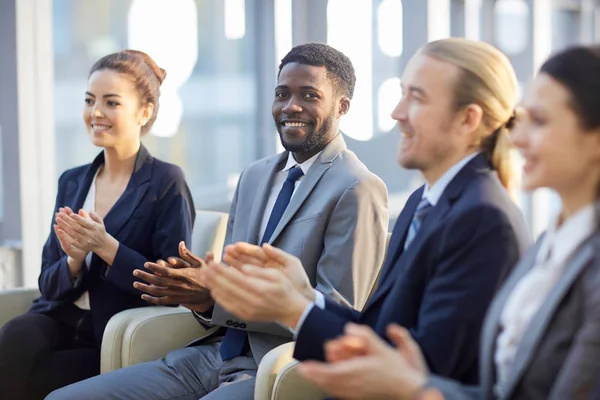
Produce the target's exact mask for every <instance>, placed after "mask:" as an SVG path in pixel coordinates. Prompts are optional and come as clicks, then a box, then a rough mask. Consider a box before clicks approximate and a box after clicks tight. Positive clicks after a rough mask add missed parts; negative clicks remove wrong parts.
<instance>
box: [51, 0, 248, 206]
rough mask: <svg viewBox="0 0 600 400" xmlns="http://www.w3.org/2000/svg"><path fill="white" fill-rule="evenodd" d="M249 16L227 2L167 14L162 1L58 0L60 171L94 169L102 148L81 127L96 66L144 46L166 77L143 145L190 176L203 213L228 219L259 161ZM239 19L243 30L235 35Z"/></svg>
mask: <svg viewBox="0 0 600 400" xmlns="http://www.w3.org/2000/svg"><path fill="white" fill-rule="evenodd" d="M226 5H229V7H225V6H226ZM241 5H243V6H244V7H242V9H240V6H241ZM234 8H235V10H234V11H232V10H233V9H234ZM244 8H246V6H245V3H244V2H243V1H228V2H223V1H221V0H189V1H179V2H173V3H172V4H170V3H169V6H168V7H165V2H164V1H162V0H158V1H157V0H142V1H139V0H133V1H132V0H103V1H94V2H91V1H89V2H88V1H85V2H83V1H79V0H54V2H53V14H54V15H53V20H54V21H53V22H54V24H53V25H54V26H53V30H54V32H53V33H54V40H55V46H54V52H55V54H54V56H55V59H54V62H55V85H56V86H55V113H56V140H57V146H56V152H57V157H56V159H57V172H58V173H61V172H62V171H64V170H65V169H67V168H71V167H74V166H76V165H81V164H85V163H89V162H91V161H92V159H93V158H94V156H95V155H96V154H97V153H98V152H99V150H100V149H98V148H95V147H94V146H93V145H92V144H91V143H90V142H89V140H88V137H87V133H86V130H85V126H84V124H83V121H82V119H81V113H82V110H83V94H84V92H85V88H86V79H87V74H88V71H89V69H90V67H91V66H92V64H93V63H94V62H95V61H96V60H97V59H98V58H100V57H102V56H104V55H106V54H108V53H110V52H114V51H118V50H120V49H125V48H129V47H131V48H136V49H139V50H143V51H146V52H147V53H148V54H149V55H150V56H151V57H153V58H154V59H155V60H156V61H157V63H158V64H159V66H161V67H162V68H164V69H165V70H167V79H166V80H165V82H164V83H163V87H162V88H161V92H162V95H161V105H160V109H161V111H160V113H159V119H158V120H157V123H156V126H155V127H154V129H153V132H152V133H151V134H149V135H147V136H145V137H144V138H143V143H144V144H145V146H146V147H147V148H148V149H149V151H150V152H151V154H152V155H154V156H155V157H157V158H160V159H163V160H165V161H169V162H172V163H174V164H177V165H179V166H181V167H182V168H183V169H184V171H185V174H186V179H187V181H188V184H189V186H190V189H191V191H192V195H193V197H194V202H195V205H196V207H197V208H203V209H219V210H226V211H227V210H228V203H229V201H230V198H231V194H232V192H233V189H234V187H235V184H236V181H237V176H238V175H239V173H240V172H241V170H242V169H243V168H244V167H245V166H246V165H248V164H249V163H250V162H252V161H253V160H255V159H256V158H257V155H258V151H257V133H256V126H257V121H256V118H257V117H256V115H257V110H256V101H255V99H256V98H257V87H256V60H255V54H256V51H255V43H256V38H255V37H254V32H255V30H254V29H253V26H252V24H253V22H254V20H253V19H252V18H251V17H249V16H248V12H247V11H248V10H247V9H244ZM227 12H230V13H231V12H233V13H234V14H233V15H231V14H230V15H226V14H227ZM241 15H242V16H243V17H244V18H245V28H244V30H243V32H242V30H241V28H240V27H237V28H235V29H233V28H231V27H229V28H227V23H228V21H229V23H230V21H231V19H236V18H237V19H239V18H241V17H240V16H241ZM242 33H243V34H242Z"/></svg>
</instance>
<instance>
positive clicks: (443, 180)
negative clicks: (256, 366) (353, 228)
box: [292, 152, 480, 339]
mask: <svg viewBox="0 0 600 400" xmlns="http://www.w3.org/2000/svg"><path fill="white" fill-rule="evenodd" d="M478 154H480V153H479V152H475V153H471V154H469V155H468V156H466V157H465V158H463V159H462V160H460V161H459V162H457V163H456V164H454V165H453V166H452V167H450V168H448V170H447V171H446V172H444V174H443V175H442V176H441V177H440V178H439V179H438V180H437V181H435V182H434V184H433V185H431V187H430V186H429V185H428V184H426V185H425V189H424V190H423V196H422V197H421V198H427V201H429V204H431V206H432V207H435V205H436V204H437V203H438V201H440V198H441V197H442V194H443V193H444V190H446V187H447V186H448V185H449V184H450V182H452V179H454V177H456V175H457V174H458V173H459V172H460V171H461V170H462V169H463V168H464V166H465V165H467V164H468V163H469V161H471V160H472V159H474V158H475V157H476V156H477V155H478ZM315 305H316V306H317V307H319V308H321V309H323V308H325V296H324V295H323V293H321V292H319V291H317V290H315V301H314V303H310V304H309V305H307V306H306V308H305V309H304V312H303V313H302V316H301V317H300V319H299V320H298V324H297V325H296V329H295V330H292V331H293V332H294V339H296V338H297V336H298V332H300V328H301V327H302V324H303V323H304V321H305V320H306V317H308V313H310V310H312V308H313V307H314V306H315Z"/></svg>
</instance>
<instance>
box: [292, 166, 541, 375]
mask: <svg viewBox="0 0 600 400" xmlns="http://www.w3.org/2000/svg"><path fill="white" fill-rule="evenodd" d="M422 194H423V188H420V189H418V190H417V191H416V192H414V193H413V194H412V195H411V197H410V198H409V199H408V201H407V203H406V205H405V207H404V209H403V210H402V213H401V214H400V216H399V217H398V221H397V223H396V226H395V227H394V231H393V233H392V238H391V239H390V244H389V248H388V254H387V257H386V261H385V264H384V266H383V269H382V271H381V276H380V279H379V282H378V288H377V290H376V291H375V293H374V294H373V296H372V297H371V299H369V301H368V302H367V304H366V306H365V308H364V310H363V312H362V313H359V312H357V311H355V310H351V309H350V308H346V307H343V306H340V305H338V304H335V303H333V302H330V301H327V303H326V308H325V309H324V310H323V309H320V308H318V307H316V306H315V307H313V308H312V310H311V311H310V313H309V314H308V316H307V318H306V320H305V321H304V323H303V325H302V326H301V328H300V330H299V332H298V337H297V342H296V348H295V353H294V357H295V358H296V359H298V360H306V359H317V360H323V358H324V350H323V345H324V343H325V342H326V341H327V340H329V339H332V338H335V337H337V336H340V335H342V334H343V331H344V325H345V324H346V323H347V322H350V321H352V322H357V323H360V324H366V325H369V326H371V327H372V328H373V329H374V330H375V331H376V332H377V333H378V334H379V335H380V336H382V337H384V338H385V337H386V327H387V326H388V324H390V323H397V324H400V325H402V326H404V327H406V328H407V329H409V330H410V333H411V335H412V337H413V338H414V339H415V340H416V341H417V342H418V344H419V346H420V348H421V350H422V351H423V354H424V356H425V359H426V361H427V363H428V366H429V369H430V370H431V372H432V373H435V374H438V375H443V376H447V377H451V378H453V379H456V380H458V381H461V382H464V383H467V384H476V383H477V382H478V367H477V361H478V354H479V336H480V331H481V326H482V323H483V319H484V316H485V312H486V309H487V307H488V305H489V303H490V302H491V300H492V298H493V296H494V294H495V293H496V291H497V290H498V289H499V288H500V286H501V284H502V282H503V280H504V278H505V277H506V276H507V275H508V273H509V272H510V270H511V269H512V267H513V266H514V265H515V264H516V262H517V260H518V259H519V257H520V256H521V254H522V253H523V252H524V250H525V249H526V248H527V247H528V246H529V245H530V235H529V233H528V229H527V227H526V225H525V221H524V219H523V216H522V214H521V212H520V211H519V210H518V208H517V207H516V205H515V204H514V203H513V202H512V200H511V199H510V197H509V195H508V192H507V191H506V190H505V189H504V187H503V186H502V184H501V183H500V181H499V180H498V177H497V175H496V173H495V172H494V171H493V170H492V168H491V167H490V165H489V163H488V162H487V161H486V160H485V158H484V156H483V155H478V156H476V157H475V158H474V159H473V160H471V161H470V162H469V163H468V164H467V165H466V166H465V167H464V168H463V169H462V170H461V171H460V172H459V173H458V174H457V175H456V176H455V177H454V179H453V180H452V181H451V182H450V183H449V185H448V186H447V187H446V189H445V190H444V193H443V194H442V196H441V198H440V200H439V202H438V203H437V204H436V206H435V207H433V208H432V209H431V210H430V211H429V213H428V215H427V216H426V217H425V220H424V221H423V223H422V225H421V228H420V230H419V232H418V234H417V236H416V237H415V239H414V241H413V242H412V243H411V245H410V246H409V247H408V249H407V250H406V251H404V240H405V237H406V234H407V231H408V227H409V224H410V221H411V219H412V216H413V214H414V211H415V209H416V208H417V205H418V203H419V201H420V200H421V198H422Z"/></svg>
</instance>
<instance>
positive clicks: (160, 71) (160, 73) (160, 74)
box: [154, 64, 167, 84]
mask: <svg viewBox="0 0 600 400" xmlns="http://www.w3.org/2000/svg"><path fill="white" fill-rule="evenodd" d="M155 65H156V64H155ZM157 68H158V71H156V70H154V73H155V74H156V77H157V78H158V81H159V82H160V83H161V84H162V83H163V81H164V80H165V78H166V77H167V71H165V70H164V69H162V68H160V67H159V66H157Z"/></svg>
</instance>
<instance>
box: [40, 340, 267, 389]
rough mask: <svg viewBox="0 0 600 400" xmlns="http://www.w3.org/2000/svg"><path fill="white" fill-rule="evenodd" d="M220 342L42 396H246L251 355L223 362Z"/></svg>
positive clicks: (252, 366)
mask: <svg viewBox="0 0 600 400" xmlns="http://www.w3.org/2000/svg"><path fill="white" fill-rule="evenodd" d="M219 345H220V343H213V344H203V345H200V346H195V347H186V348H183V349H179V350H175V351H172V352H171V353H169V354H167V356H166V357H165V358H163V359H161V360H157V361H151V362H147V363H143V364H138V365H134V366H131V367H127V368H122V369H119V370H116V371H112V372H109V373H106V374H102V375H99V376H96V377H94V378H90V379H86V380H84V381H81V382H78V383H75V384H72V385H69V386H67V387H64V388H62V389H58V390H56V391H54V392H52V393H50V395H48V397H46V400H96V399H98V400H101V399H102V400H140V399H144V400H170V399H177V400H198V399H203V400H230V399H232V400H233V399H239V400H252V399H253V398H254V381H255V378H256V370H257V369H258V367H257V365H256V362H255V361H254V358H253V357H252V356H251V355H249V356H243V357H236V358H234V359H232V360H228V361H225V362H223V360H222V359H221V356H220V354H219Z"/></svg>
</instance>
